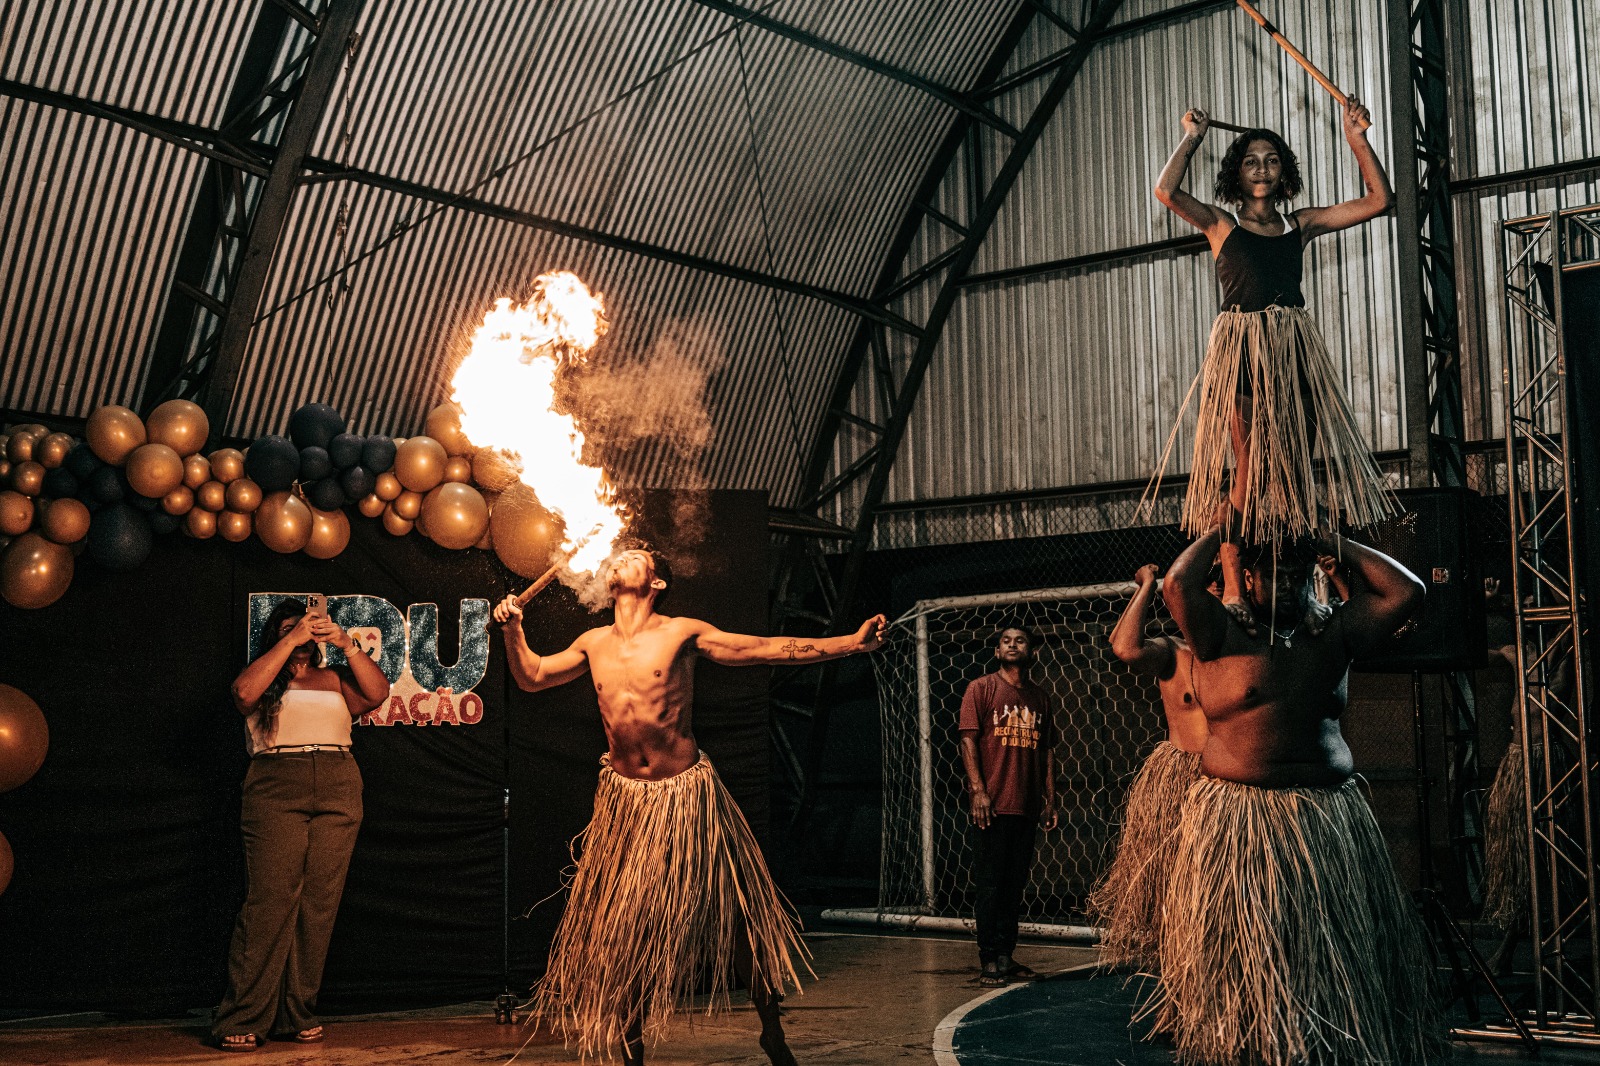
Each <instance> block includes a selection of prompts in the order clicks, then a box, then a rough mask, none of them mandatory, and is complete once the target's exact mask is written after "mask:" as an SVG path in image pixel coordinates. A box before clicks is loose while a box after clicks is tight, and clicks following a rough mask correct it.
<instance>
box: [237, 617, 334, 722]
mask: <svg viewBox="0 0 1600 1066" xmlns="http://www.w3.org/2000/svg"><path fill="white" fill-rule="evenodd" d="M313 621H315V618H314V617H313V616H312V615H309V614H303V615H301V616H300V621H299V622H297V623H296V624H295V627H294V628H293V629H291V630H289V632H287V633H285V634H284V635H283V636H281V637H279V638H278V642H277V643H276V644H274V645H273V646H272V647H270V648H268V649H267V650H266V651H264V652H262V653H261V654H260V655H258V656H256V658H255V659H254V660H253V661H252V662H250V664H249V665H247V666H246V667H245V668H244V669H243V670H241V671H239V676H238V677H236V678H234V679H233V688H232V692H233V705H234V706H235V707H237V708H238V709H239V713H240V714H252V713H254V711H255V709H256V704H257V703H259V702H260V701H261V694H262V693H263V692H265V691H267V686H268V685H270V684H272V679H273V678H275V677H277V676H278V671H280V670H282V669H283V665H284V663H287V662H288V661H289V656H291V655H293V654H294V650H295V649H296V648H298V647H299V646H300V645H302V644H304V643H306V641H308V640H311V639H312V637H311V623H312V622H313Z"/></svg>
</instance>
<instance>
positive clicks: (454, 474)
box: [444, 455, 472, 484]
mask: <svg viewBox="0 0 1600 1066" xmlns="http://www.w3.org/2000/svg"><path fill="white" fill-rule="evenodd" d="M444 479H445V481H447V482H456V483H458V484H465V483H466V482H468V481H471V480H472V460H471V459H468V458H467V457H466V456H464V455H452V456H451V457H450V459H449V461H448V462H446V463H445V464H444Z"/></svg>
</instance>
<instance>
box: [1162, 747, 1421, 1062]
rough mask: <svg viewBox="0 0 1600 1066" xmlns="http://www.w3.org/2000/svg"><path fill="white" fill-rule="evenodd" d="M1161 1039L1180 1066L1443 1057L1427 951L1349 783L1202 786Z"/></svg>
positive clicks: (1166, 979)
mask: <svg viewBox="0 0 1600 1066" xmlns="http://www.w3.org/2000/svg"><path fill="white" fill-rule="evenodd" d="M1160 965H1161V973H1160V978H1159V982H1158V989H1157V992H1156V999H1155V1001H1154V1002H1153V1003H1152V1004H1150V1009H1152V1010H1154V1011H1155V1013H1156V1028H1157V1030H1159V1031H1163V1032H1168V1033H1171V1034H1172V1036H1173V1039H1174V1041H1175V1043H1176V1046H1177V1052H1178V1060H1179V1061H1180V1062H1182V1063H1204V1064H1208V1066H1239V1064H1242V1063H1251V1064H1262V1066H1345V1064H1349V1066H1356V1064H1363V1066H1377V1064H1380V1063H1382V1064H1385V1066H1407V1064H1412V1063H1427V1062H1442V1061H1445V1060H1447V1059H1448V1057H1449V1049H1448V1046H1447V1044H1446V1042H1445V1039H1444V1027H1443V1024H1442V1021H1441V1018H1440V1013H1439V1009H1440V1005H1439V1000H1438V997H1437V995H1436V988H1435V982H1434V967H1433V952H1432V949H1431V947H1430V945H1429V944H1428V941H1427V939H1426V936H1425V935H1424V932H1423V928H1422V924H1421V921H1420V919H1419V917H1418V915H1417V912H1416V910H1415V908H1414V906H1413V905H1412V902H1411V900H1410V899H1409V898H1408V897H1407V896H1406V894H1405V892H1404V891H1403V890H1402V889H1401V887H1400V884H1399V881H1398V880H1397V879H1396V878H1395V875H1394V870H1393V868H1392V867H1391V866H1390V862H1389V853H1388V851H1387V850H1386V849H1385V847H1384V843H1383V837H1382V836H1381V835H1379V832H1378V825H1377V822H1376V821H1375V820H1374V819H1373V816H1372V809H1371V808H1370V807H1369V806H1368V805H1367V801H1366V799H1365V798H1364V797H1363V796H1362V795H1361V791H1360V788H1359V786H1358V784H1357V782H1356V780H1355V779H1351V780H1349V781H1346V782H1345V783H1344V784H1342V785H1339V786H1337V787H1334V788H1283V789H1265V788H1254V787H1251V786H1249V785H1241V784H1237V783H1235V782H1232V781H1220V780H1217V779H1215V778H1209V777H1202V778H1201V779H1200V780H1199V781H1198V782H1197V783H1196V784H1195V785H1194V787H1193V788H1191V789H1190V790H1189V795H1188V797H1187V799H1186V800H1185V802H1184V808H1183V816H1182V819H1181V821H1180V824H1179V828H1178V844H1177V851H1176V854H1175V856H1174V861H1173V870H1172V876H1171V879H1170V881H1169V883H1168V886H1167V900H1166V913H1165V915H1164V919H1163V923H1162V928H1161V962H1160Z"/></svg>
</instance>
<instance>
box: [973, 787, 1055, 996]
mask: <svg viewBox="0 0 1600 1066" xmlns="http://www.w3.org/2000/svg"><path fill="white" fill-rule="evenodd" d="M1038 829H1039V819H1037V818H1027V817H1024V816H1023V815H1020V814H997V815H995V816H994V820H993V821H992V822H990V823H989V828H987V829H978V830H974V831H975V832H976V833H977V834H978V869H977V881H978V903H977V908H976V909H977V915H976V917H977V919H978V961H979V962H981V963H983V964H984V965H988V964H989V963H991V962H993V961H994V960H995V959H997V958H999V957H1000V956H1001V955H1010V954H1011V953H1012V952H1013V951H1015V950H1016V947H1017V915H1018V913H1019V912H1020V911H1021V910H1022V890H1023V889H1024V888H1026V887H1027V886H1028V868H1029V867H1030V866H1032V865H1033V841H1034V837H1035V835H1036V834H1037V833H1038Z"/></svg>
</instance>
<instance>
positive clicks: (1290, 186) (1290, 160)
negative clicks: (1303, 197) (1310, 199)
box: [1212, 129, 1302, 204]
mask: <svg viewBox="0 0 1600 1066" xmlns="http://www.w3.org/2000/svg"><path fill="white" fill-rule="evenodd" d="M1252 141H1266V142H1267V143H1268V144H1270V145H1272V149H1273V151H1275V152H1277V153H1278V162H1279V163H1280V164H1281V165H1282V167H1283V174H1282V177H1281V178H1280V179H1279V181H1278V192H1277V195H1276V196H1274V197H1273V202H1274V203H1279V204H1284V203H1288V202H1289V201H1290V200H1293V199H1294V198H1295V197H1296V196H1299V195H1300V189H1301V187H1302V185H1301V181H1300V161H1299V160H1298V159H1297V158H1295V154H1294V151H1293V150H1292V149H1290V147H1289V146H1288V144H1286V143H1284V140H1283V138H1282V137H1279V136H1278V135H1277V134H1276V133H1274V132H1273V131H1272V130H1266V129H1254V130H1245V131H1244V132H1243V133H1241V134H1239V136H1237V137H1235V138H1234V139H1233V143H1232V144H1230V145H1228V150H1227V151H1226V152H1224V153H1223V154H1222V162H1221V164H1219V165H1218V167H1217V184H1216V185H1215V187H1214V188H1213V190H1212V191H1213V192H1215V193H1216V196H1217V200H1218V201H1220V202H1221V203H1225V204H1242V203H1244V186H1243V185H1242V184H1241V183H1240V181H1239V168H1240V167H1241V166H1242V165H1244V154H1245V152H1246V151H1248V150H1249V148H1250V144H1251V142H1252Z"/></svg>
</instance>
